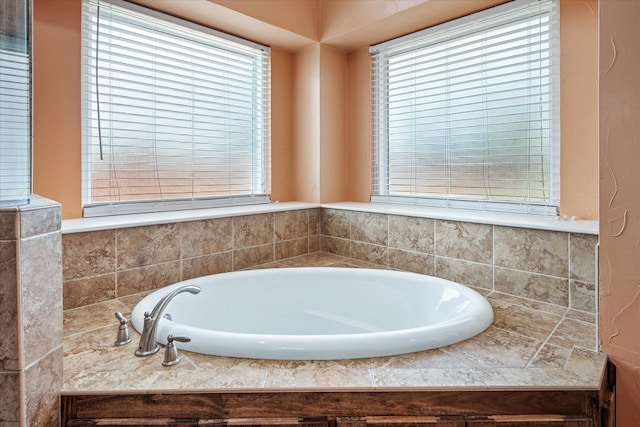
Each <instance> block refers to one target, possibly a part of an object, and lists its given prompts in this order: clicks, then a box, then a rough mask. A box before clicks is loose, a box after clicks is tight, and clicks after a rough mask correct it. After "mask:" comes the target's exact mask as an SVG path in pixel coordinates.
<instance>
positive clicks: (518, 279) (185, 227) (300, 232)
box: [63, 208, 597, 312]
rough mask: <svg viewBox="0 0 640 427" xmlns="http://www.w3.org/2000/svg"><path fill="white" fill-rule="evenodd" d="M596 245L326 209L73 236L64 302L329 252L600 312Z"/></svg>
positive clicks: (547, 234) (564, 236) (591, 240)
mask: <svg viewBox="0 0 640 427" xmlns="http://www.w3.org/2000/svg"><path fill="white" fill-rule="evenodd" d="M175 242H179V244H178V245H176V244H175ZM596 244H597V236H592V235H587V234H581V233H568V232H561V231H545V230H537V229H526V228H519V227H508V226H492V225H488V224H477V223H470V222H461V221H449V220H442V219H429V218H418V217H410V216H402V215H394V214H381V213H368V212H358V211H349V210H344V209H328V208H323V209H320V208H312V209H300V210H292V211H283V212H275V213H262V214H253V215H244V216H236V217H228V218H214V219H204V220H198V221H189V222H182V223H172V224H166V225H149V226H143V227H132V228H124V229H118V230H106V231H94V232H87V233H68V234H65V235H64V236H63V260H64V268H63V271H64V308H65V309H68V308H74V307H81V306H84V305H87V304H92V303H96V302H100V301H105V300H108V299H112V298H115V297H120V296H123V295H130V294H134V293H136V292H141V291H145V290H152V289H156V288H159V287H162V286H165V285H167V284H170V283H173V282H174V281H179V280H186V279H190V278H193V277H198V276H202V275H207V274H215V273H222V272H228V271H235V270H241V269H246V268H251V267H253V266H256V265H260V264H266V263H270V262H274V261H281V260H286V259H289V258H294V257H298V256H302V255H305V254H309V253H314V252H326V253H330V254H333V255H339V256H343V257H346V258H350V259H353V260H358V261H360V262H365V263H370V264H372V265H379V266H382V267H385V268H394V269H399V270H407V271H412V272H417V273H421V274H429V275H435V276H437V277H442V278H446V279H449V280H454V281H457V282H460V283H463V284H466V285H470V286H474V287H476V288H482V289H487V290H497V291H500V292H503V293H508V294H512V295H515V296H519V297H524V298H529V299H533V300H537V301H541V302H550V303H552V304H558V305H561V306H564V307H570V308H573V309H576V310H581V311H586V312H594V311H595V265H594V264H595V246H596Z"/></svg>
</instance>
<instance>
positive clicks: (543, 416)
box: [61, 390, 600, 427]
mask: <svg viewBox="0 0 640 427" xmlns="http://www.w3.org/2000/svg"><path fill="white" fill-rule="evenodd" d="M61 399H62V401H61V409H62V420H63V424H62V425H63V426H89V425H102V426H106V425H118V424H108V423H109V422H110V421H109V420H116V419H120V423H121V424H119V425H122V426H128V425H174V426H175V425H209V426H211V425H218V426H221V425H234V426H249V425H252V426H284V425H296V426H305V427H324V426H328V427H336V426H337V427H355V424H359V425H362V424H374V425H376V426H377V427H385V426H396V427H420V426H430V425H437V426H446V425H451V426H459V425H462V426H465V425H466V426H478V427H481V426H494V425H495V426H508V425H513V426H519V425H521V426H538V425H550V426H552V425H558V426H576V427H591V426H596V425H597V420H598V419H599V410H600V409H599V406H600V402H599V392H598V391H596V390H564V391H560V390H539V391H535V390H534V391H489V390H487V391H388V392H382V391H380V392H369V391H367V392H257V393H256V392H247V393H176V394H165V393H147V394H144V393H143V394H120V395H108V394H105V395H95V394H92V395H63V396H62V397H61ZM380 417H383V418H380ZM518 417H519V418H518ZM509 419H510V420H511V421H509V422H507V420H509ZM125 420H129V421H128V422H129V423H128V424H127V423H125ZM158 420H164V422H165V423H164V424H162V423H156V421H158ZM381 420H386V421H385V422H381ZM536 420H539V422H541V423H544V422H547V424H540V423H539V422H538V421H536ZM545 420H546V421H545ZM392 421H393V422H392ZM459 421H462V424H460V423H459ZM82 422H84V423H85V424H82ZM134 422H139V423H142V424H131V423H134ZM152 422H153V423H152ZM92 423H93V424H92Z"/></svg>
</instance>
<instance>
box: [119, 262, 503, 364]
mask: <svg viewBox="0 0 640 427" xmlns="http://www.w3.org/2000/svg"><path fill="white" fill-rule="evenodd" d="M187 284H189V285H196V286H199V287H201V288H202V291H201V292H200V293H199V294H197V295H193V294H190V293H182V294H179V295H177V296H176V297H175V298H174V299H173V301H171V302H170V303H169V305H168V306H167V308H166V310H165V313H164V314H165V315H167V314H168V315H169V316H167V317H168V318H163V319H162V320H160V323H159V325H158V333H157V338H158V342H160V343H161V344H166V342H167V341H166V338H167V336H168V335H169V334H172V335H173V336H188V337H190V338H191V342H188V343H179V347H180V348H181V349H185V350H190V351H194V352H198V353H204V354H211V355H218V356H230V357H246V358H255V359H284V360H287V359H289V360H291V359H294V360H332V359H333V360H335V359H352V358H364V357H377V356H389V355H396V354H403V353H410V352H415V351H420V350H427V349H432V348H437V347H441V346H446V345H449V344H453V343H456V342H459V341H462V340H465V339H467V338H470V337H473V336H474V335H477V334H479V333H480V332H482V331H483V330H485V329H486V328H487V327H488V326H489V325H491V323H492V322H493V311H492V309H491V305H490V304H489V303H488V301H487V300H486V299H485V298H484V297H483V296H481V295H480V294H478V293H477V292H475V291H474V290H472V289H469V288H467V287H465V286H463V285H460V284H458V283H454V282H451V281H448V280H444V279H439V278H435V277H431V276H424V275H420V274H415V273H407V272H398V271H388V270H370V269H358V268H328V267H310V268H274V269H266V270H251V271H240V272H233V273H224V274H215V275H211V276H205V277H199V278H196V279H191V280H186V281H183V282H180V283H176V284H174V285H171V286H167V287H165V288H162V289H159V290H157V291H155V292H153V293H151V294H150V295H148V296H147V297H145V298H144V299H142V300H141V301H140V303H139V304H138V305H137V306H136V307H135V309H134V310H133V314H132V324H133V326H134V327H135V329H136V330H138V331H141V330H142V322H143V316H144V312H150V311H151V310H152V309H153V307H154V306H155V305H156V303H157V302H158V301H159V300H160V298H162V296H163V295H165V294H167V293H168V292H170V291H171V290H173V289H175V288H176V287H180V286H184V285H187ZM169 318H170V319H171V320H169Z"/></svg>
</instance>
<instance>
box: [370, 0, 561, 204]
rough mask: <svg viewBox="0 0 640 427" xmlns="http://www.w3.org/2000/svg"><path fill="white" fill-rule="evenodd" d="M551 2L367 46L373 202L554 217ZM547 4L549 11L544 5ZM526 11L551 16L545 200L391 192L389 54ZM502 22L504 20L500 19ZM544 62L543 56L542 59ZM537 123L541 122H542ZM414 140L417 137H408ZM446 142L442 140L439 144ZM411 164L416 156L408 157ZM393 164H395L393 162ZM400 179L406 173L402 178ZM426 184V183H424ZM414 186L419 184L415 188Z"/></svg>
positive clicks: (554, 9)
mask: <svg viewBox="0 0 640 427" xmlns="http://www.w3.org/2000/svg"><path fill="white" fill-rule="evenodd" d="M555 3H557V2H555V0H540V1H531V0H515V1H512V2H509V3H507V4H504V5H500V6H496V7H493V8H491V9H487V10H485V11H482V12H479V13H476V14H472V15H468V16H465V17H463V18H460V19H456V20H453V21H449V22H446V23H444V24H441V25H437V26H434V27H431V28H427V29H425V30H422V31H419V32H416V33H412V34H408V35H406V36H403V37H400V38H397V39H394V40H390V41H387V42H384V43H380V44H378V45H374V46H371V48H370V53H371V54H372V60H373V67H372V85H373V87H372V91H373V112H372V115H373V121H374V126H373V141H374V143H373V194H372V197H371V201H372V202H384V203H403V204H414V205H426V206H436V207H448V208H461V209H478V210H488V211H502V212H517V213H530V214H543V215H556V214H557V212H558V207H559V201H560V197H559V195H560V184H559V180H560V130H559V123H560V113H559V106H560V100H559V99H560V89H559V11H558V9H559V6H558V5H557V4H555ZM547 7H548V8H549V9H548V10H547V9H545V8H547ZM527 14H533V15H536V14H539V15H540V14H542V15H545V14H546V15H547V16H549V44H550V45H551V46H550V58H549V61H550V65H549V70H550V71H549V83H548V85H549V87H550V95H549V98H550V101H549V102H550V111H549V114H548V120H547V119H545V120H544V121H546V124H545V125H544V126H545V127H546V128H545V130H543V131H541V133H544V134H545V135H547V137H548V139H549V144H548V147H547V148H546V151H545V156H546V159H548V164H547V163H546V161H545V167H546V168H548V169H545V172H546V173H548V182H546V184H545V191H546V192H547V193H546V194H545V195H546V200H544V201H540V200H533V201H531V200H509V201H505V200H491V199H487V198H482V197H478V198H474V197H473V196H472V195H471V196H469V195H463V196H462V197H461V196H460V195H459V194H454V193H451V194H446V192H443V193H441V194H438V195H428V196H425V195H424V194H420V193H414V192H412V191H411V190H407V191H401V192H394V191H392V190H390V165H389V163H390V155H389V149H390V148H389V144H390V142H389V114H390V108H389V104H390V101H389V100H390V98H389V96H388V94H389V92H388V85H389V81H390V80H389V74H388V73H389V64H390V63H389V62H388V60H389V58H392V57H393V55H403V54H406V53H407V52H411V51H413V52H419V50H420V49H421V48H424V47H425V46H427V47H431V46H434V45H437V44H438V43H441V44H442V43H446V41H445V40H446V37H447V36H448V37H451V34H455V37H466V36H468V35H474V34H477V32H478V31H481V30H480V28H481V27H482V26H483V25H487V24H486V22H489V24H488V25H492V24H490V22H491V20H492V19H494V17H496V16H515V17H516V18H515V19H521V18H522V16H525V15H527ZM502 22H504V21H502ZM445 34H447V36H445ZM541 62H542V60H541ZM540 121H541V122H542V121H543V120H540ZM409 138H414V139H417V138H418V135H412V137H409ZM443 144H444V142H443ZM412 158H413V159H414V162H415V160H416V158H415V157H412ZM391 167H393V166H391ZM403 178H404V177H403ZM423 183H424V181H423ZM416 187H417V186H416Z"/></svg>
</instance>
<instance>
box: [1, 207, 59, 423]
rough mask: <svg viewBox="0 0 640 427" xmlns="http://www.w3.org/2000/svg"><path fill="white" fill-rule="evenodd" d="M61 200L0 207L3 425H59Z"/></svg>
mask: <svg viewBox="0 0 640 427" xmlns="http://www.w3.org/2000/svg"><path fill="white" fill-rule="evenodd" d="M60 225H61V220H60V205H59V204H58V203H56V202H53V201H50V200H47V199H43V198H40V197H38V196H36V195H33V197H32V199H31V201H30V203H29V204H27V205H20V206H7V207H2V208H0V325H2V329H3V331H4V333H3V336H2V337H0V424H2V425H3V426H4V425H6V426H13V425H15V426H19V425H29V426H32V425H33V426H35V425H37V426H43V427H49V426H57V425H58V424H59V405H58V402H59V400H58V395H59V391H60V389H61V388H62V382H63V378H62V373H63V371H62V357H63V356H62V336H63V329H62V327H63V319H62V316H63V307H62V306H63V304H62V299H63V297H62V292H63V288H62V281H63V278H62V243H61V241H62V237H61V232H60Z"/></svg>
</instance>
